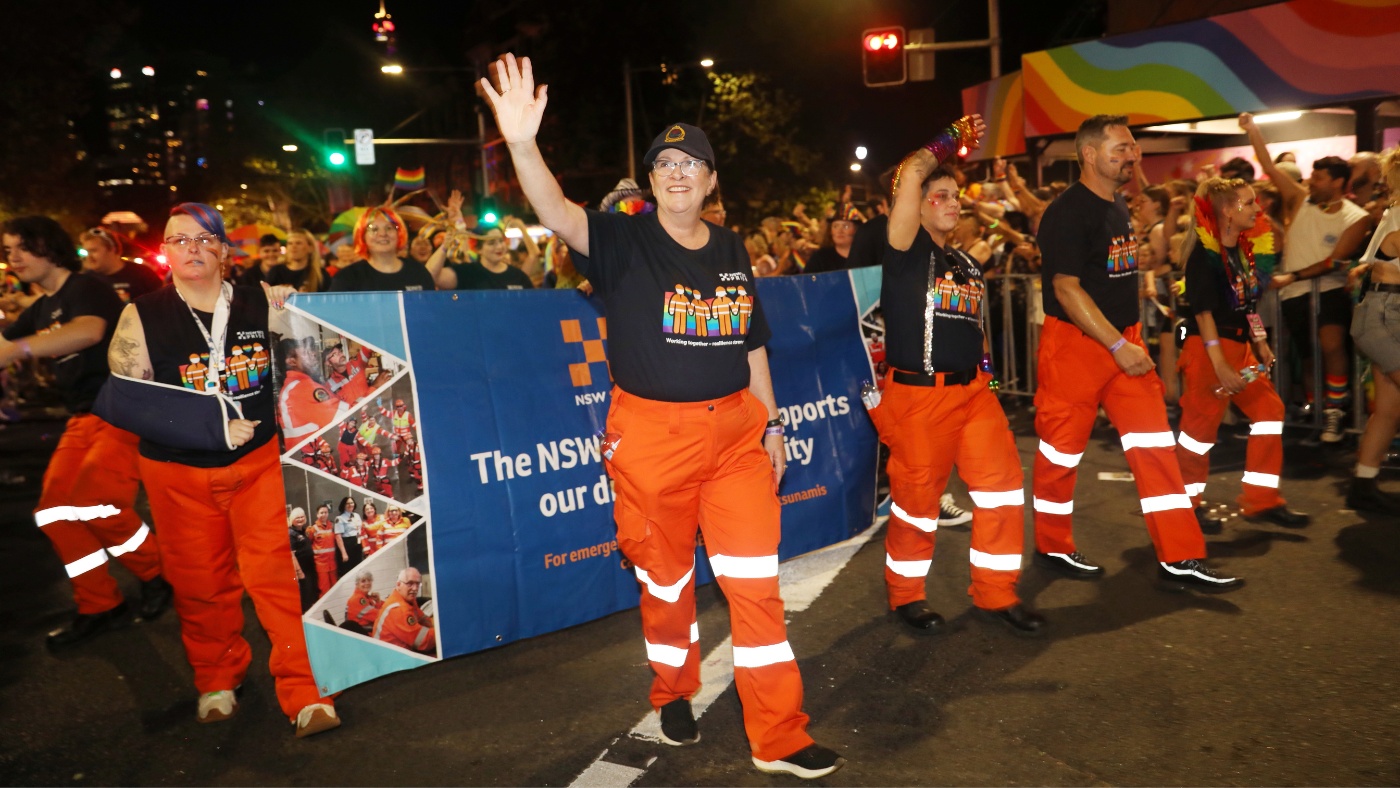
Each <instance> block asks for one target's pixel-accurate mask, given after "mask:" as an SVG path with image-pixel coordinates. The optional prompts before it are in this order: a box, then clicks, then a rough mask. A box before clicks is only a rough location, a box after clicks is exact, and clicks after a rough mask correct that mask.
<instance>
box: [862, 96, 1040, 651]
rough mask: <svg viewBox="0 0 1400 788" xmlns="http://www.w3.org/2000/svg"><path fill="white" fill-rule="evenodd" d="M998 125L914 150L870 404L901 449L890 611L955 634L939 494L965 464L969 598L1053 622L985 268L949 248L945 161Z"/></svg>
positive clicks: (888, 250)
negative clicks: (1007, 406)
mask: <svg viewBox="0 0 1400 788" xmlns="http://www.w3.org/2000/svg"><path fill="white" fill-rule="evenodd" d="M985 128H986V127H985V126H984V125H983V124H982V118H981V117H980V116H977V115H973V116H971V117H968V118H963V119H961V120H959V121H958V122H957V123H956V124H954V125H953V126H952V127H950V128H949V129H948V130H947V131H945V132H943V133H942V134H941V135H939V137H936V138H935V139H934V142H932V143H930V144H929V146H927V147H925V148H920V149H919V150H917V151H915V152H914V153H912V154H910V156H909V157H908V158H907V159H905V161H904V164H903V165H902V166H901V168H900V175H899V184H898V186H897V187H896V190H895V197H894V199H895V203H894V210H893V211H892V212H891V215H890V228H889V241H888V242H887V244H886V246H885V261H884V269H883V272H882V274H883V276H882V282H881V295H880V307H881V309H882V310H883V312H884V316H885V342H886V345H885V348H886V352H885V358H886V360H887V361H889V363H890V371H889V373H888V374H887V375H886V377H885V386H884V393H883V397H882V399H881V402H880V403H879V404H878V406H877V407H874V408H871V410H870V417H871V419H872V420H873V421H874V422H875V426H876V428H877V429H879V431H880V440H881V441H882V442H884V443H885V444H886V445H887V446H889V447H890V461H889V465H888V468H889V476H890V521H889V525H888V527H887V528H886V531H885V554H886V559H885V585H886V588H887V590H888V597H889V606H890V609H891V610H894V611H895V613H896V614H897V615H898V616H899V618H900V619H901V620H902V621H903V622H904V623H905V624H908V625H909V626H910V627H913V628H914V629H915V630H916V631H918V632H921V633H927V634H935V633H939V632H942V631H944V630H945V629H946V627H945V625H944V622H943V618H942V617H941V616H939V615H938V614H937V613H935V612H933V610H931V609H930V608H929V606H928V603H927V601H926V598H927V591H926V589H925V587H924V586H925V578H926V577H927V575H928V572H929V569H930V568H931V566H932V562H933V550H934V537H935V534H936V532H937V529H938V518H939V498H940V496H941V495H942V493H943V488H944V486H945V485H946V484H947V483H948V475H949V473H950V472H951V471H952V469H953V465H954V464H956V465H957V466H958V471H959V473H960V474H961V475H962V477H963V479H964V480H965V481H966V482H967V486H968V489H969V490H970V492H971V495H972V501H973V505H974V510H973V515H972V542H971V549H970V551H969V559H970V561H971V563H972V586H971V588H970V589H969V590H968V593H969V594H970V595H971V596H972V598H973V604H974V605H975V606H976V608H977V612H978V615H979V616H980V617H983V618H986V619H989V620H992V621H995V622H999V623H1001V624H1003V625H1005V626H1007V627H1009V628H1010V629H1011V630H1012V631H1013V632H1015V633H1016V634H1018V635H1026V636H1034V635H1039V634H1041V633H1042V630H1043V628H1044V625H1045V620H1044V619H1043V618H1041V617H1040V616H1039V615H1037V614H1035V613H1032V612H1030V611H1028V610H1026V609H1025V607H1024V606H1023V605H1021V603H1020V600H1019V599H1018V598H1017V595H1016V581H1017V579H1018V578H1019V577H1020V574H1021V552H1022V548H1023V546H1024V536H1025V534H1024V527H1025V526H1024V515H1025V505H1026V493H1025V489H1024V488H1023V486H1022V482H1023V479H1022V475H1021V458H1020V455H1018V454H1017V453H1016V439H1015V437H1014V436H1013V435H1012V434H1011V428H1010V425H1008V423H1007V421H1006V414H1005V413H1003V412H1002V409H1001V403H999V402H997V398H996V395H994V394H993V393H992V391H991V389H990V387H989V384H990V383H991V381H992V375H991V361H990V357H989V356H988V355H987V348H988V345H987V340H986V337H985V336H984V335H983V332H982V325H983V321H984V319H985V315H984V301H983V293H984V291H985V289H986V288H985V284H984V282H983V280H982V271H981V269H980V268H978V266H977V262H976V261H975V260H973V259H972V258H971V257H970V256H968V255H967V254H965V253H963V252H961V251H959V250H956V249H951V248H949V246H948V243H949V241H950V240H951V238H950V235H951V233H952V231H953V228H955V227H956V226H957V223H958V214H959V208H960V206H959V203H958V184H957V180H956V179H955V178H954V176H953V172H952V170H951V169H949V168H947V167H942V166H939V161H940V159H946V158H952V157H953V156H954V155H955V152H956V151H957V150H958V149H959V147H962V146H966V147H968V148H976V147H977V144H978V142H979V140H980V139H981V135H982V132H983V130H985Z"/></svg>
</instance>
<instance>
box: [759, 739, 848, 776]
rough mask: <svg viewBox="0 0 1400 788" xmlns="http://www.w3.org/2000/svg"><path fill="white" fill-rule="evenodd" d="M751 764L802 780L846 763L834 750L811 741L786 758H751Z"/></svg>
mask: <svg viewBox="0 0 1400 788" xmlns="http://www.w3.org/2000/svg"><path fill="white" fill-rule="evenodd" d="M753 765H754V766H757V767H758V770H759V771H761V772H769V773H771V774H794V775H797V776H798V777H801V778H802V779H804V780H815V779H817V778H818V777H825V776H827V775H828V774H831V773H832V772H834V771H836V770H837V769H840V768H841V767H842V766H845V765H846V759H845V758H842V757H841V756H840V755H837V754H836V753H835V752H833V751H831V750H828V749H827V748H825V747H823V746H821V745H820V744H817V743H816V742H812V743H811V744H809V745H807V746H806V747H803V748H802V749H800V750H798V751H797V752H795V753H793V754H792V755H789V756H787V757H786V758H779V759H778V760H776V761H760V760H759V759H758V758H757V757H755V758H754V759H753Z"/></svg>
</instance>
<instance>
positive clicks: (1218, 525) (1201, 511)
mask: <svg viewBox="0 0 1400 788" xmlns="http://www.w3.org/2000/svg"><path fill="white" fill-rule="evenodd" d="M1196 525H1199V526H1200V527H1201V533H1203V534H1210V535H1211V536H1214V535H1215V534H1218V533H1220V532H1221V531H1224V530H1225V521H1224V520H1222V519H1220V518H1219V517H1211V516H1210V512H1209V510H1207V509H1206V507H1204V506H1197V507H1196Z"/></svg>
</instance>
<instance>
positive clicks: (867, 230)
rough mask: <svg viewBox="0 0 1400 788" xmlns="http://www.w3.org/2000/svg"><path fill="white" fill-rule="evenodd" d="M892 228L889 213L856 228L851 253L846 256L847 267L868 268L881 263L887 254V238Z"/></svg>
mask: <svg viewBox="0 0 1400 788" xmlns="http://www.w3.org/2000/svg"><path fill="white" fill-rule="evenodd" d="M889 230H890V217H889V214H883V213H882V214H880V215H878V216H876V217H875V218H873V219H871V220H870V221H868V222H866V223H865V224H862V225H861V226H859V227H857V228H856V239H855V240H854V241H852V242H851V253H850V254H849V255H847V257H846V267H847V268H868V267H870V266H872V265H880V264H881V263H882V262H884V261H883V256H884V254H885V238H886V236H887V235H888V233H889Z"/></svg>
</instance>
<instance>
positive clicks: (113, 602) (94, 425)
mask: <svg viewBox="0 0 1400 788" xmlns="http://www.w3.org/2000/svg"><path fill="white" fill-rule="evenodd" d="M139 442H140V439H139V438H137V437H136V436H135V435H132V434H131V433H129V432H127V431H125V430H119V429H117V428H116V427H113V426H112V425H110V424H108V423H107V422H105V421H103V420H102V419H100V418H98V417H96V416H94V415H92V414H90V413H84V414H80V415H77V416H74V417H72V418H71V419H69V420H68V425H67V427H65V428H64V430H63V437H62V438H59V440H58V447H57V448H56V449H54V453H53V458H52V459H50V460H49V467H48V470H46V471H44V490H43V492H42V493H40V494H39V505H38V506H36V507H34V522H35V523H37V524H38V525H39V527H40V528H41V529H43V531H44V535H45V536H47V537H48V538H49V541H51V542H53V547H54V550H55V551H56V552H57V553H58V558H59V560H60V561H62V562H63V568H64V569H65V570H67V572H68V579H69V582H71V583H72V584H73V599H74V601H75V602H77V603H78V612H79V613H80V614H83V615H90V614H93V613H101V612H104V611H107V610H111V609H112V608H114V607H116V606H117V605H120V604H121V603H122V601H123V597H122V592H121V589H120V588H118V587H117V581H116V580H114V579H113V578H112V576H111V574H109V573H108V572H107V569H106V564H107V557H108V556H109V555H110V556H111V557H113V558H115V559H117V560H118V561H121V562H122V564H123V565H124V566H125V567H126V568H127V569H129V570H131V573H132V574H134V575H136V576H137V577H139V578H140V579H142V580H150V579H152V578H154V577H155V576H156V575H159V574H160V552H159V550H158V549H157V547H156V536H155V534H154V533H152V532H151V529H150V527H149V526H147V525H146V524H145V523H143V522H141V518H140V516H139V515H137V514H136V510H135V508H134V505H135V503H136V491H137V489H138V488H139V487H140V485H141V477H140V476H139V474H138V471H137V458H138V454H137V449H136V447H137V444H138V443H139Z"/></svg>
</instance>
